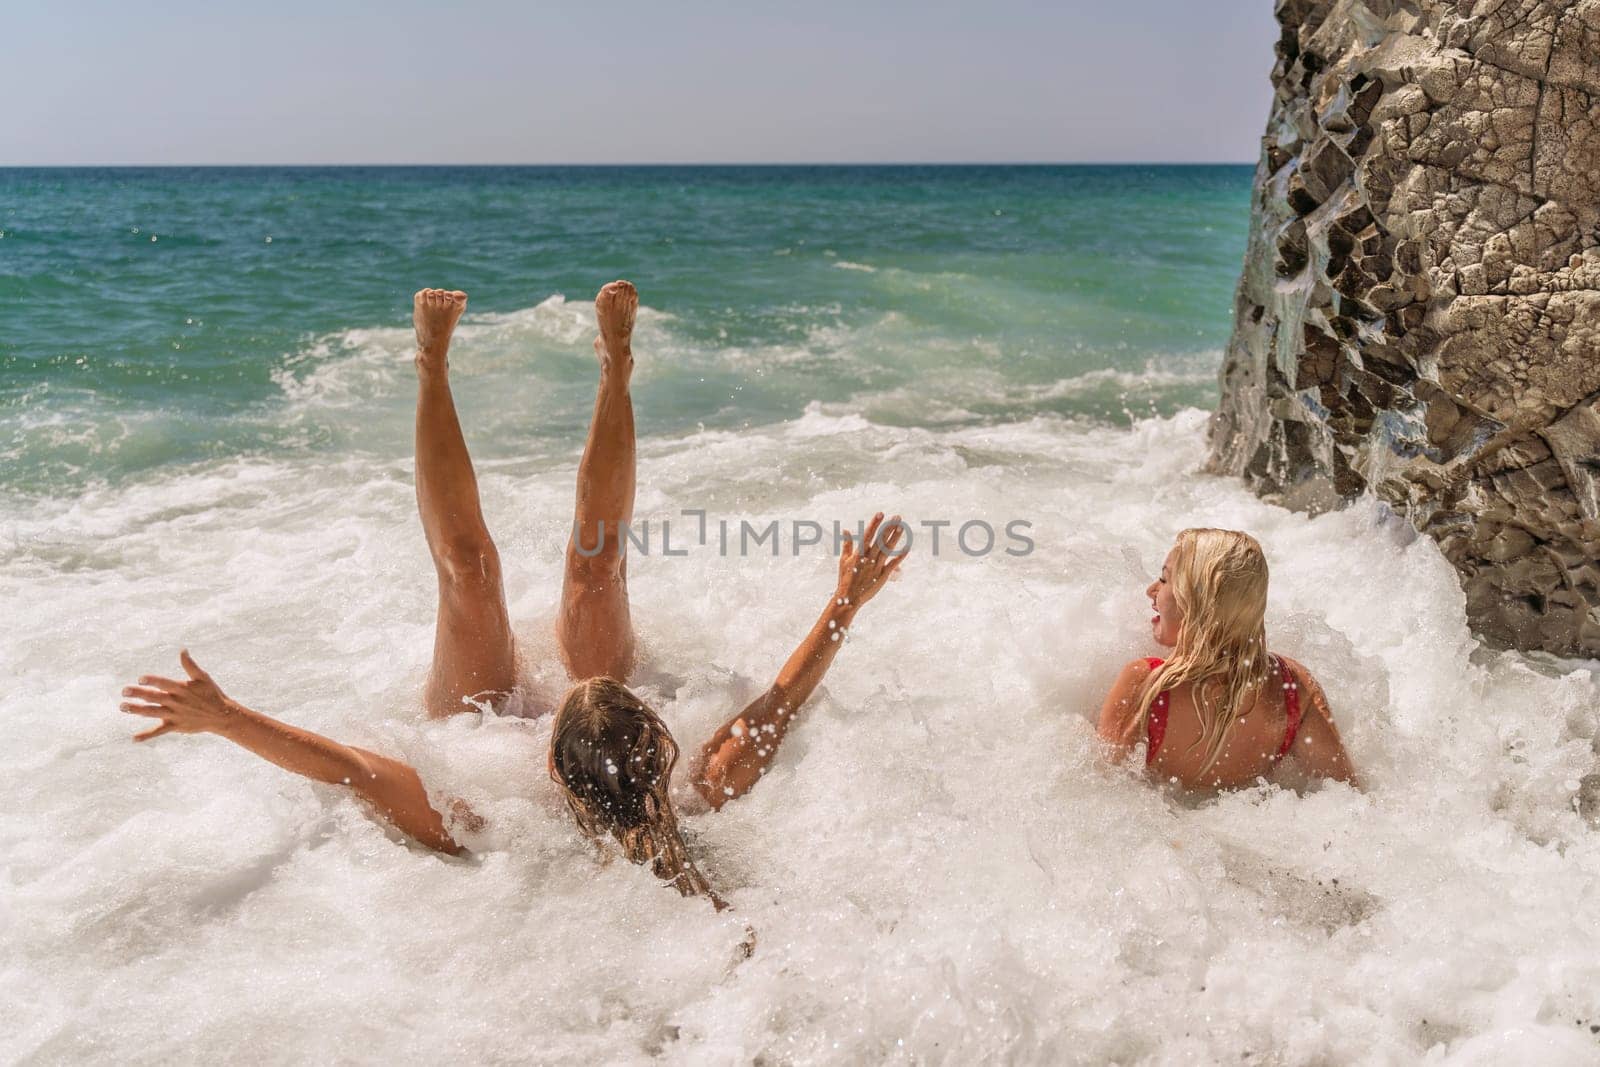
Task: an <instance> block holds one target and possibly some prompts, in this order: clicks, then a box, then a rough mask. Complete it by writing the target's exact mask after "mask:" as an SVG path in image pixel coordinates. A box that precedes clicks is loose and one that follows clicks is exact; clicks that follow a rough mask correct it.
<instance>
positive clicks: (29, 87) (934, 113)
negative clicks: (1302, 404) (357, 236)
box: [0, 0, 1276, 164]
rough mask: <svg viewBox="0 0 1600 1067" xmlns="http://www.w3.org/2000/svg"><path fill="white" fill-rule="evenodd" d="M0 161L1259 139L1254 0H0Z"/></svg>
mask: <svg viewBox="0 0 1600 1067" xmlns="http://www.w3.org/2000/svg"><path fill="white" fill-rule="evenodd" d="M6 7H7V10H6V13H5V17H4V20H3V25H4V30H5V38H6V40H5V48H4V53H3V57H0V99H3V100H4V102H5V104H4V107H0V164H51V163H57V164H72V163H568V162H696V161H753V162H783V161H820V162H829V161H841V162H853V161H1167V160H1170V161H1189V160H1194V161H1201V160H1206V161H1209V160H1236V161H1253V160H1254V159H1255V158H1256V151H1257V138H1259V136H1260V134H1261V130H1262V127H1263V125H1264V122H1265V119H1266V113H1267V106H1268V103H1269V101H1270V88H1269V85H1268V82H1267V74H1268V71H1269V70H1270V68H1271V65H1272V42H1273V40H1274V39H1275V37H1276V26H1275V24H1274V23H1273V19H1272V10H1271V9H1272V4H1271V2H1270V0H1122V2H1115V0H1113V2H1109V3H1108V2H1106V0H1093V2H1090V0H1059V2H1056V3H1026V2H1022V0H988V2H979V0H971V2H968V3H963V4H947V3H940V2H937V0H930V2H927V3H916V2H892V3H891V2H875V0H855V2H842V0H812V2H808V3H804V4H802V3H762V2H761V0H747V2H745V3H734V2H731V0H729V2H723V3H712V2H702V0H656V2H653V3H645V2H636V0H611V2H600V3H583V4H579V3H563V4H546V3H539V2H537V0H533V2H522V3H517V2H513V0H505V2H500V0H482V2H477V3H474V2H470V0H469V2H467V3H463V4H448V3H438V4H421V3H416V2H413V0H389V2H381V0H373V2H370V3H355V2H343V0H323V2H321V3H312V2H306V0H282V2H265V3H259V2H258V3H251V4H248V5H246V4H241V3H233V4H230V3H226V2H210V3H195V2H190V0H173V2H162V3H159V4H149V5H143V4H128V3H121V2H118V3H108V2H95V0H82V2H71V0H62V2H60V3H52V2H41V3H26V2H23V0H17V2H14V3H8V4H7V5H6Z"/></svg>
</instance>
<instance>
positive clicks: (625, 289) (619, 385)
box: [121, 281, 905, 907]
mask: <svg viewBox="0 0 1600 1067" xmlns="http://www.w3.org/2000/svg"><path fill="white" fill-rule="evenodd" d="M638 302H639V298H638V294H637V293H636V292H635V291H634V288H633V286H632V285H630V284H629V283H628V282H624V281H617V282H612V283H611V284H609V285H607V286H605V287H604V288H603V289H601V290H600V294H599V296H597V297H596V298H595V311H596V317H597V319H598V322H599V328H600V329H599V336H598V337H597V338H596V339H595V343H594V347H595V354H596V355H597V356H598V357H599V361H600V384H599V388H598V390H597V393H596V396H595V406H594V417H593V420H592V422H591V423H590V426H589V437H588V441H587V444H586V445H585V448H584V452H583V458H582V460H581V461H580V462H579V465H578V492H577V505H576V516H575V520H574V524H573V534H572V539H571V540H570V541H569V542H568V545H567V554H566V573H565V578H564V580H563V583H562V591H561V605H560V609H559V614H558V616H557V620H556V636H557V638H558V641H559V644H560V649H561V657H562V660H563V662H564V664H565V666H566V668H567V673H568V675H569V676H570V677H571V678H572V679H573V680H574V682H575V683H576V684H574V685H573V686H572V688H571V689H570V690H569V691H568V693H567V695H566V696H565V698H564V699H563V700H562V701H561V704H560V707H559V709H558V710H557V712H556V719H555V723H554V726H553V729H552V734H551V741H550V759H549V771H550V776H551V777H552V778H553V779H554V780H555V781H556V783H557V785H558V786H560V788H561V790H562V793H563V795H564V796H565V799H566V802H567V805H568V807H569V808H570V809H571V811H572V814H573V816H574V818H575V819H576V820H577V823H578V826H579V828H580V829H581V830H582V831H583V832H584V833H585V834H587V835H588V836H590V837H592V838H594V839H596V840H602V839H604V838H606V837H610V838H614V839H615V841H616V842H617V844H618V846H619V847H620V848H621V850H622V852H623V854H624V855H625V856H627V858H628V859H629V860H631V861H632V862H634V863H638V864H648V865H649V866H650V868H651V869H652V870H653V871H654V872H655V874H656V875H657V876H658V877H660V878H662V879H663V880H664V881H666V882H668V883H669V884H671V885H672V886H673V887H674V888H676V889H677V890H678V891H679V892H680V893H683V894H684V895H685V896H693V895H699V896H705V897H707V898H709V899H710V900H711V901H712V902H713V903H715V904H716V905H717V906H718V907H722V906H724V905H723V904H722V901H721V900H720V899H719V898H718V897H717V896H716V894H715V893H713V892H712V890H711V887H710V885H709V884H708V883H707V881H706V879H705V877H704V876H703V875H702V874H701V873H700V872H699V870H698V869H697V868H696V867H695V865H694V863H693V862H692V860H691V859H690V857H689V855H688V853H687V851H686V849H685V848H684V844H683V839H682V836H681V834H680V833H679V832H678V824H677V817H676V814H675V813H674V810H673V805H672V801H671V798H670V795H669V789H670V786H671V781H672V773H673V770H674V768H675V767H676V765H677V759H678V746H677V743H676V742H675V741H674V740H673V738H672V734H671V732H670V731H669V730H668V729H667V727H666V725H665V723H663V722H662V721H661V718H660V716H658V715H657V714H656V712H655V711H654V710H652V709H651V708H650V707H648V706H647V705H646V704H645V703H644V702H643V701H641V700H640V699H639V698H638V697H637V696H635V695H634V694H633V693H632V692H631V691H630V690H629V689H628V688H627V686H626V684H625V683H626V682H627V679H628V677H629V675H630V673H631V672H632V670H633V666H634V658H635V645H634V635H633V624H632V620H631V618H630V615H629V610H628V586H627V557H626V548H627V538H626V537H624V536H623V533H622V531H623V530H625V529H627V524H628V523H629V522H630V520H631V519H632V517H633V500H634V488H635V459H634V429H633V400H632V396H631V395H630V393H629V379H630V377H631V375H632V371H633V350H632V339H633V325H634V318H635V315H636V313H637V310H638ZM466 303H467V294H465V293H462V292H448V291H445V290H442V289H424V290H422V291H421V292H419V293H417V294H416V297H415V300H414V305H415V308H414V319H415V323H416V332H417V356H416V365H417V377H418V393H417V419H416V442H417V443H416V449H417V467H416V472H417V504H418V508H419V510H420V512H421V515H422V527H423V531H424V533H425V534H426V536H427V540H428V548H429V550H430V552H431V553H432V556H433V562H434V569H435V571H436V573H437V576H438V582H439V613H438V622H437V627H436V630H435V638H434V651H433V665H432V669H431V670H430V672H429V675H428V680H427V683H426V686H425V688H424V692H423V701H424V705H425V706H426V708H427V710H428V713H429V714H430V715H432V716H435V717H441V716H446V715H451V714H454V713H456V712H460V711H470V710H474V709H479V708H482V707H485V706H489V707H497V706H500V705H502V703H503V702H504V701H505V700H506V698H508V697H509V696H510V695H511V693H512V691H513V690H514V689H515V688H516V686H517V670H516V648H515V644H514V640H513V637H512V630H511V624H510V621H509V619H508V616H507V611H506V602H505V593H504V589H503V587H502V582H501V577H500V559H499V555H498V553H497V551H496V549H495V545H494V542H493V541H492V540H491V539H490V537H489V532H488V528H487V526H486V525H485V524H484V520H483V512H482V509H481V507H480V505H479V500H478V486H477V480H476V477H475V476H474V474H473V469H472V460H471V458H470V457H469V455H468V453H467V447H466V442H465V439H464V438H463V436H462V433H461V425H460V423H459V421H458V419H457V417H456V411H455V402H454V399H453V398H452V396H451V393H450V384H449V378H448V359H447V356H448V352H449V345H450V338H451V335H452V333H453V332H454V329H455V325H456V323H457V321H458V320H459V319H460V318H461V314H462V312H463V311H464V310H465V309H466ZM903 530H904V527H903V526H902V525H901V524H900V522H899V519H898V517H897V518H894V519H891V520H890V521H889V522H888V523H884V521H883V515H882V514H881V513H880V514H879V515H877V516H876V517H874V518H873V520H872V521H871V523H869V524H868V525H867V526H866V528H865V530H864V532H863V534H862V536H861V537H860V538H859V540H857V539H852V538H851V537H850V536H849V535H848V534H846V535H844V538H843V541H842V545H841V548H842V550H841V553H840V558H839V580H838V584H837V586H836V587H835V589H834V590H833V593H832V595H831V596H830V597H829V598H828V603H827V605H826V606H825V607H824V608H823V610H822V613H821V615H820V617H819V618H818V619H817V622H816V624H815V625H814V626H813V627H812V628H811V631H810V632H809V633H808V634H807V635H806V637H805V639H804V640H803V641H802V642H801V643H800V646H799V647H798V648H797V649H796V650H795V652H794V654H793V655H791V656H790V657H789V659H788V661H787V662H786V663H785V664H784V665H783V668H782V670H780V671H779V672H778V677H777V680H776V681H774V682H773V684H772V686H771V687H770V688H769V689H768V690H767V691H766V692H765V693H763V694H762V695H761V696H760V697H758V698H757V699H756V700H755V701H754V702H753V703H752V704H750V706H749V707H747V708H745V709H744V710H743V711H742V712H740V713H739V714H737V715H735V716H733V717H732V718H731V719H729V720H728V721H727V722H726V723H725V724H724V725H723V726H722V727H721V729H719V730H718V731H717V732H716V733H715V734H714V735H713V736H712V738H711V740H710V741H708V742H707V743H706V744H705V745H704V747H703V748H702V749H701V751H700V754H699V759H698V760H697V761H696V763H697V765H696V767H695V768H694V770H693V773H694V783H693V784H694V786H695V788H696V789H697V790H698V792H699V793H700V795H701V796H703V797H704V798H705V800H706V801H707V803H709V804H710V805H711V807H713V808H720V807H721V806H722V805H723V804H724V803H726V802H727V801H728V800H731V799H733V798H735V797H738V796H742V795H743V794H744V793H746V792H748V791H749V790H750V789H751V788H752V787H753V786H754V785H755V784H756V782H758V781H760V779H761V776H762V775H763V774H765V773H766V770H767V767H768V766H770V765H771V763H772V761H773V759H774V758H775V757H776V754H777V749H778V745H779V743H780V742H781V741H782V740H783V737H784V734H785V733H786V731H787V730H788V728H789V725H790V724H791V723H792V722H793V720H794V716H795V715H796V713H798V712H799V710H800V708H801V706H802V705H804V704H805V702H806V700H807V698H809V697H810V695H811V693H812V691H813V690H814V689H815V688H816V687H817V685H818V683H820V682H821V681H822V678H823V675H824V674H826V673H827V670H828V667H829V665H830V664H832V662H833V658H834V656H835V655H837V653H838V651H839V648H840V646H841V645H842V644H843V641H842V640H841V637H842V636H843V634H844V633H845V631H846V630H848V628H849V626H850V624H851V623H852V622H853V621H854V619H855V616H856V613H857V612H858V611H860V609H861V606H862V605H863V604H865V603H866V602H867V601H868V600H870V599H872V597H873V596H875V595H876V594H877V593H878V591H879V590H880V589H882V588H883V585H884V583H885V582H886V581H888V580H889V578H891V577H892V576H893V575H894V574H895V572H896V570H897V569H898V568H899V566H900V563H901V561H903V560H904V558H905V551H904V550H897V549H898V546H899V543H900V540H901V535H902V532H903ZM180 657H181V661H182V663H183V667H184V670H185V672H186V673H187V675H188V677H187V679H185V680H175V679H170V678H162V677H157V676H153V675H146V676H145V677H142V678H140V679H139V682H138V684H137V685H131V686H128V687H126V688H125V689H123V691H122V695H123V697H124V698H126V699H125V701H124V703H123V704H122V705H121V707H122V710H123V711H125V712H129V713H131V714H135V715H145V716H149V717H151V718H155V719H159V720H161V721H160V724H159V725H157V726H156V727H154V728H153V729H150V730H147V731H145V732H144V733H141V734H138V735H136V736H135V737H134V740H135V741H147V740H149V739H151V738H153V737H159V736H161V735H162V734H166V733H214V734H217V735H218V736H221V737H224V738H227V739H228V740H230V741H233V742H234V743H235V744H238V745H240V746H242V747H244V748H247V749H249V750H250V751H252V752H254V753H256V754H257V755H259V756H262V757H263V758H265V759H267V760H270V761H271V762H273V763H276V764H277V765H278V766H280V767H283V768H285V769H286V770H290V771H293V772H294V773H296V774H301V775H304V776H306V777H308V778H312V779H315V780H316V781H319V782H326V783H329V784H333V785H344V786H348V787H349V788H350V789H351V790H352V791H354V792H355V793H356V794H357V795H358V796H360V797H361V798H362V799H364V800H365V801H367V802H368V803H369V804H370V805H371V806H372V807H373V808H374V809H375V810H376V811H378V812H379V813H381V814H382V815H383V816H384V817H385V818H386V819H387V820H388V821H389V822H390V823H392V824H393V825H394V826H396V827H397V828H398V829H400V830H402V831H404V832H405V833H407V834H409V835H410V836H411V837H413V838H415V839H416V840H417V841H420V842H421V843H423V844H425V845H427V846H429V847H431V848H435V849H438V850H440V851H442V852H448V853H452V854H453V853H457V852H460V851H461V847H460V845H459V844H458V843H457V842H456V840H455V839H454V837H453V836H452V835H451V833H450V830H449V827H448V825H447V823H446V820H445V818H444V816H443V815H442V814H441V813H440V812H439V811H438V810H437V809H435V808H434V807H433V805H432V804H431V802H430V801H429V798H428V794H427V791H426V789H425V788H424V787H423V784H422V780H421V778H420V777H419V776H418V775H417V772H416V771H415V770H413V769H412V768H411V767H409V766H407V765H406V764H404V763H401V762H399V761H397V760H394V759H390V758H388V757H386V756H381V755H378V754H377V753H374V752H369V751H367V750H365V749H360V748H355V747H353V746H350V745H343V744H340V743H338V742H336V741H332V740H329V739H328V738H325V737H321V736H319V735H317V734H313V733H310V732H308V731H305V730H300V729H297V728H296V727H293V726H290V725H288V724H286V723H282V722H278V721H277V720H275V719H271V718H269V717H267V716H265V715H262V714H260V713H259V712H255V711H251V710H250V709H249V708H246V707H244V706H243V705H241V704H239V703H237V702H236V701H234V700H231V699H229V698H228V697H227V696H226V694H224V693H223V692H222V690H221V688H219V687H218V686H217V684H216V683H215V682H214V681H213V680H212V679H211V677H210V675H208V674H207V673H206V672H205V671H204V670H202V669H201V668H200V666H199V665H198V664H197V663H195V661H194V660H193V659H192V658H191V657H190V656H189V653H188V652H187V651H184V652H182V653H180Z"/></svg>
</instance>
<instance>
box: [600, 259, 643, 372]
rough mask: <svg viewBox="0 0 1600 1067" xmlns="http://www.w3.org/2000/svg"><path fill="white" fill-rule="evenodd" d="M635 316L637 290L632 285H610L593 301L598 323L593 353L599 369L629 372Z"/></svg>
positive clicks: (636, 313)
mask: <svg viewBox="0 0 1600 1067" xmlns="http://www.w3.org/2000/svg"><path fill="white" fill-rule="evenodd" d="M638 313H639V291H638V290H637V289H635V288H634V287H633V283H632V282H624V281H615V282H611V283H610V284H609V285H606V286H605V287H604V288H602V289H601V290H600V294H599V295H598V296H596V297H595V298H594V317H595V319H596V320H598V322H599V323H600V336H599V337H596V338H595V339H594V354H595V355H596V356H599V357H600V369H601V370H604V371H620V372H622V373H623V374H627V373H628V372H629V371H631V370H632V369H633V320H634V317H635V316H637V315H638Z"/></svg>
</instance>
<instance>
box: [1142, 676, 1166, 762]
mask: <svg viewBox="0 0 1600 1067" xmlns="http://www.w3.org/2000/svg"><path fill="white" fill-rule="evenodd" d="M1145 662H1146V663H1148V664H1150V670H1151V672H1154V671H1156V670H1157V669H1158V668H1159V667H1160V666H1161V663H1162V661H1161V660H1159V659H1157V658H1156V657H1154V656H1150V657H1147V658H1146V659H1145ZM1170 706H1171V704H1170V702H1169V701H1168V699H1167V691H1166V690H1165V689H1163V690H1162V691H1161V692H1159V693H1157V694H1156V698H1155V699H1154V700H1152V701H1151V702H1150V715H1149V717H1148V718H1146V719H1145V722H1144V734H1145V746H1144V763H1145V766H1146V767H1148V766H1150V764H1151V763H1153V762H1155V758H1156V749H1158V748H1160V747H1161V742H1162V739H1163V738H1165V737H1166V736H1167V709H1168V708H1169V707H1170Z"/></svg>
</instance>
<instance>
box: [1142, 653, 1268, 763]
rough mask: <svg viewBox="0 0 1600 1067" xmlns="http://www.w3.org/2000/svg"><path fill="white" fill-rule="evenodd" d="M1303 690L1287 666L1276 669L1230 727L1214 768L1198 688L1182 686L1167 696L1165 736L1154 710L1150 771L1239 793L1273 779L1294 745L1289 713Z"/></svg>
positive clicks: (1150, 730)
mask: <svg viewBox="0 0 1600 1067" xmlns="http://www.w3.org/2000/svg"><path fill="white" fill-rule="evenodd" d="M1277 662H1278V663H1282V661H1281V660H1279V661H1277ZM1298 685H1299V683H1298V681H1297V679H1296V678H1295V676H1294V674H1293V672H1292V671H1291V670H1290V669H1289V668H1288V666H1287V664H1284V665H1283V667H1282V670H1281V672H1280V670H1279V669H1278V668H1277V667H1276V666H1275V668H1274V670H1273V671H1272V673H1271V674H1269V675H1268V676H1267V680H1266V682H1265V683H1264V684H1263V685H1262V687H1261V688H1260V689H1259V690H1257V691H1256V692H1255V693H1254V694H1252V695H1251V696H1249V697H1247V698H1246V699H1247V701H1248V705H1247V707H1246V708H1245V710H1244V711H1243V713H1242V714H1240V715H1239V717H1238V718H1236V719H1235V720H1234V721H1233V723H1232V725H1230V726H1229V727H1228V731H1227V733H1226V734H1225V735H1224V738H1223V743H1222V749H1221V751H1220V752H1219V753H1218V754H1217V759H1216V762H1214V763H1212V764H1211V766H1210V767H1207V766H1206V750H1205V746H1204V745H1203V744H1202V743H1201V727H1200V713H1199V711H1198V710H1197V709H1196V707H1195V702H1194V692H1193V687H1192V686H1189V685H1180V686H1178V687H1177V688H1175V689H1170V690H1167V691H1166V692H1165V693H1164V696H1165V699H1166V716H1165V730H1164V731H1163V730H1162V729H1161V728H1160V727H1161V722H1160V719H1161V716H1160V712H1159V709H1158V708H1157V707H1154V706H1153V707H1152V708H1151V715H1152V719H1151V722H1150V724H1149V728H1148V729H1147V732H1146V742H1147V744H1148V745H1149V750H1147V757H1146V758H1147V766H1148V767H1149V769H1150V771H1151V773H1152V774H1154V775H1156V776H1157V777H1158V778H1160V779H1161V780H1163V781H1170V780H1174V779H1175V780H1176V783H1177V784H1178V785H1181V786H1183V787H1184V788H1186V789H1205V790H1211V789H1237V788H1239V787H1241V786H1246V785H1250V784H1252V783H1254V782H1255V781H1256V780H1257V779H1258V778H1263V777H1267V776H1270V775H1271V774H1272V773H1273V771H1274V770H1275V769H1276V767H1277V765H1278V763H1279V762H1280V760H1281V758H1282V754H1283V752H1284V749H1285V747H1286V742H1289V741H1292V737H1291V733H1290V727H1291V721H1290V708H1291V705H1296V706H1297V705H1298V704H1299V703H1300V700H1299V697H1300V692H1299V689H1298ZM1286 686H1292V687H1294V688H1292V689H1291V688H1286ZM1158 699H1159V698H1158ZM1294 725H1296V726H1297V725H1298V722H1296V723H1294ZM1152 742H1153V743H1152Z"/></svg>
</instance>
